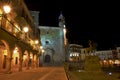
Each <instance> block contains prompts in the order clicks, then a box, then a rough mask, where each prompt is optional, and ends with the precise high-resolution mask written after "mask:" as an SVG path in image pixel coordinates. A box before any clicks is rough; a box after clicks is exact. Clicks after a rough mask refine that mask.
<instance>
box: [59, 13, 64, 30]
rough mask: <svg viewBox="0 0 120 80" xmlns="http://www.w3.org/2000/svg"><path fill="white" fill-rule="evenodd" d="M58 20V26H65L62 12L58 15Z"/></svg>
mask: <svg viewBox="0 0 120 80" xmlns="http://www.w3.org/2000/svg"><path fill="white" fill-rule="evenodd" d="M58 21H59V24H58V26H59V27H61V28H64V27H65V17H64V16H63V14H62V12H61V13H60V15H59V17H58Z"/></svg>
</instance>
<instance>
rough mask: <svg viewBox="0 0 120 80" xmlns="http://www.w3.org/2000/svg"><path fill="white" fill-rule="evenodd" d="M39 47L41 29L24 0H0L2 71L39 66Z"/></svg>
mask: <svg viewBox="0 0 120 80" xmlns="http://www.w3.org/2000/svg"><path fill="white" fill-rule="evenodd" d="M36 34H39V35H36ZM39 47H40V31H39V29H36V28H35V24H34V22H33V18H32V16H31V14H30V12H29V10H28V8H27V6H26V4H25V3H24V0H0V72H1V71H5V72H7V73H10V72H12V71H14V70H17V71H22V69H23V68H24V69H30V67H32V68H35V67H38V66H39V55H40V48H39Z"/></svg>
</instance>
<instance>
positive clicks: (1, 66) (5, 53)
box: [0, 40, 11, 70]
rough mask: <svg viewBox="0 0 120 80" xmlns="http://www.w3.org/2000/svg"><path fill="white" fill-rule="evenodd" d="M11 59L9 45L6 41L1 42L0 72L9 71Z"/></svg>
mask: <svg viewBox="0 0 120 80" xmlns="http://www.w3.org/2000/svg"><path fill="white" fill-rule="evenodd" d="M9 58H11V54H10V49H9V45H8V44H7V42H6V41H4V40H0V59H1V60H0V70H7V69H8V68H10V67H11V65H10V64H9V61H8V59H9Z"/></svg>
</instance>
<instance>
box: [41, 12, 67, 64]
mask: <svg viewBox="0 0 120 80" xmlns="http://www.w3.org/2000/svg"><path fill="white" fill-rule="evenodd" d="M58 20H59V23H58V25H59V26H58V27H54V26H39V29H40V32H41V33H40V36H41V45H42V47H43V48H42V49H43V50H44V51H43V52H42V54H41V57H40V61H41V65H43V66H44V65H62V64H63V62H64V61H65V55H66V49H67V48H66V44H67V39H66V29H65V18H64V16H63V14H62V13H61V14H60V16H59V17H58Z"/></svg>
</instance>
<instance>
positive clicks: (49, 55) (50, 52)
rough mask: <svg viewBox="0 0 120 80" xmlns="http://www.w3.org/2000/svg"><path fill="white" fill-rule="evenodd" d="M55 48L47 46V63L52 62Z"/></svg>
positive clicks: (45, 57)
mask: <svg viewBox="0 0 120 80" xmlns="http://www.w3.org/2000/svg"><path fill="white" fill-rule="evenodd" d="M54 53H55V50H54V49H53V48H49V47H47V48H46V49H45V52H44V54H43V55H44V62H45V63H52V62H53V55H54Z"/></svg>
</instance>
